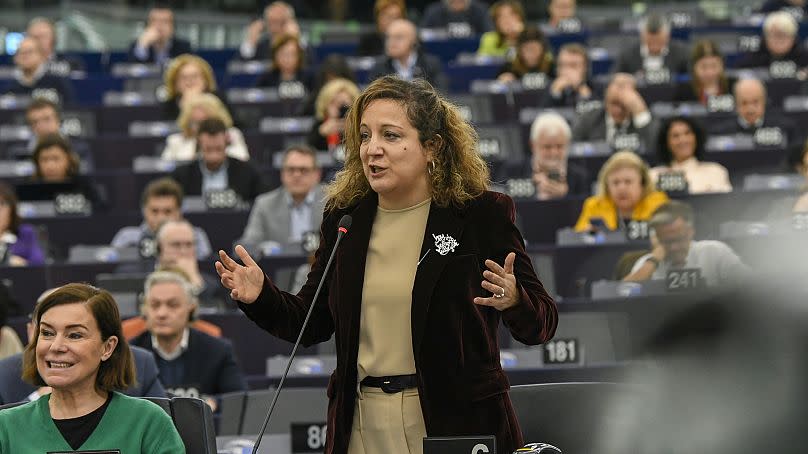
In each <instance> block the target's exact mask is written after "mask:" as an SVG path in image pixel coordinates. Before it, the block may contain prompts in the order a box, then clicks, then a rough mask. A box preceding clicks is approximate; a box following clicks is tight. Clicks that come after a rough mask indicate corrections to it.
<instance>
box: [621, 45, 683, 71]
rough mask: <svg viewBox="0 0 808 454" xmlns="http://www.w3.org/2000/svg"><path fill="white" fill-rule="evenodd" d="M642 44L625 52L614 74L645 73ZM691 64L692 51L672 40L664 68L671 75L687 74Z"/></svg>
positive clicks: (664, 61) (664, 59)
mask: <svg viewBox="0 0 808 454" xmlns="http://www.w3.org/2000/svg"><path fill="white" fill-rule="evenodd" d="M641 46H642V45H641V44H640V43H637V44H635V45H633V46H631V47H630V48H628V49H626V50H625V51H623V53H621V54H620V56H619V57H618V58H617V61H616V62H615V64H614V67H613V69H612V72H617V73H629V74H637V73H641V72H644V71H645V68H644V66H643V62H644V57H643V55H642V52H641V50H640V49H641ZM689 62H690V51H689V50H688V48H687V46H686V45H685V44H683V43H680V42H679V41H675V40H671V41H670V42H669V43H668V53H667V55H665V57H664V58H663V64H662V66H663V67H665V68H666V69H667V70H668V71H669V72H670V73H671V75H672V76H673V75H676V74H685V73H687V71H688V68H689Z"/></svg>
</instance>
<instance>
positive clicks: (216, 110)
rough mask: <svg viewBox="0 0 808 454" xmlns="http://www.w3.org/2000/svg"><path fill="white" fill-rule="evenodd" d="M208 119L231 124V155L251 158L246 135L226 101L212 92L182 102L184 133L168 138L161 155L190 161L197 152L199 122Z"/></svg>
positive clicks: (228, 148) (182, 126) (229, 130)
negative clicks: (235, 124)
mask: <svg viewBox="0 0 808 454" xmlns="http://www.w3.org/2000/svg"><path fill="white" fill-rule="evenodd" d="M208 118H218V119H219V120H221V121H223V122H224V124H225V125H226V126H227V136H228V137H227V155H228V156H230V157H233V158H236V159H239V160H241V161H248V160H249V159H250V152H249V151H248V150H247V143H246V142H245V141H244V134H242V133H241V131H240V130H239V129H238V128H236V127H234V126H233V117H231V116H230V112H228V111H227V107H225V105H224V104H223V103H222V101H221V100H220V99H219V98H217V97H216V96H215V95H213V94H211V93H201V94H198V95H195V96H193V97H192V98H190V99H188V100H187V101H185V102H183V103H182V109H181V110H180V116H179V118H177V126H179V128H180V132H176V133H174V134H171V135H170V136H168V137H166V147H165V148H164V149H163V154H162V155H161V158H162V159H164V160H167V161H190V160H192V159H195V158H196V157H197V155H196V148H197V146H196V135H197V129H198V128H199V124H200V123H202V121H204V120H207V119H208Z"/></svg>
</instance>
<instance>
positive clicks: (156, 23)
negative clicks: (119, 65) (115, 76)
mask: <svg viewBox="0 0 808 454" xmlns="http://www.w3.org/2000/svg"><path fill="white" fill-rule="evenodd" d="M191 52H192V51H191V43H189V42H188V41H186V40H184V39H182V38H178V37H177V36H176V35H175V34H174V12H173V11H172V10H171V7H169V6H168V4H157V5H155V6H153V7H152V8H151V9H150V10H149V18H148V20H147V21H146V28H144V29H143V32H142V33H141V34H140V36H138V38H137V40H135V42H133V43H132V45H130V46H129V61H132V62H141V63H158V64H160V65H163V64H166V63H168V61H169V60H171V59H172V58H174V57H177V56H179V55H182V54H190V53H191Z"/></svg>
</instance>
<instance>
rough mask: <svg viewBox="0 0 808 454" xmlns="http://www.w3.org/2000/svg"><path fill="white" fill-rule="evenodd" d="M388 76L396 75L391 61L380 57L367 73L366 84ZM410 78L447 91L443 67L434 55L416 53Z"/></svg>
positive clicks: (388, 58)
mask: <svg viewBox="0 0 808 454" xmlns="http://www.w3.org/2000/svg"><path fill="white" fill-rule="evenodd" d="M388 74H396V69H395V67H394V66H393V59H392V58H390V57H382V58H381V59H380V60H379V61H378V62H376V64H375V65H374V66H373V68H371V69H370V71H369V72H368V82H371V81H374V80H376V79H378V78H380V77H382V76H386V75H388ZM412 77H413V78H422V79H426V80H427V82H429V83H430V84H432V85H433V86H434V87H435V88H437V89H439V90H447V89H448V88H449V84H448V81H447V79H446V75H445V74H444V73H443V65H441V62H440V60H439V59H438V57H436V56H434V55H430V54H425V53H422V52H418V56H417V58H416V60H415V67H414V68H413V71H412Z"/></svg>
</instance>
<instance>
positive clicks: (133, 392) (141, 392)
mask: <svg viewBox="0 0 808 454" xmlns="http://www.w3.org/2000/svg"><path fill="white" fill-rule="evenodd" d="M54 290H56V289H50V290H46V291H45V293H44V294H43V296H41V297H40V300H43V299H45V296H47V295H49V294H50V293H51V292H53V291H54ZM25 328H26V331H27V334H28V341H29V342H30V341H31V340H33V338H34V336H36V333H35V332H34V322H33V321H32V320H29V321H28V323H26V325H25ZM130 349H131V351H132V357H133V358H134V361H135V376H136V377H135V378H136V380H135V382H134V383H130V386H129V388H128V389H127V390H126V391H124V394H126V395H128V396H132V397H165V396H166V391H165V389H163V385H162V383H160V378H158V376H157V363H155V361H154V356H152V354H151V352H149V351H147V350H144V349H142V348H140V347H131V346H130ZM22 363H23V354H22V348H21V349H20V353H17V354H14V355H12V356H9V357H7V358H5V359H2V360H0V405H4V404H10V403H13V402H28V401H32V400H37V399H39V398H40V397H42V396H43V395H45V394H48V393H50V392H51V389H50V387H48V386H41V387H38V388H37V387H35V386H33V385H31V384H30V383H26V382H25V381H24V380H23V379H22Z"/></svg>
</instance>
